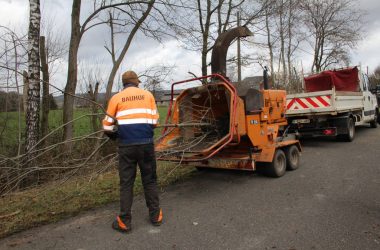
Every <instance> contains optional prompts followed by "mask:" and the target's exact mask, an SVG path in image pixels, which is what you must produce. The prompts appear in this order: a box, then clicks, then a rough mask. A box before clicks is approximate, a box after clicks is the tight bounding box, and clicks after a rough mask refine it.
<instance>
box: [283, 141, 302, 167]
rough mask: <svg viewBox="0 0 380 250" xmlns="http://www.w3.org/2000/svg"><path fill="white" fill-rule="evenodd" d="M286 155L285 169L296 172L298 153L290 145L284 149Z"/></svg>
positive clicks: (298, 159)
mask: <svg viewBox="0 0 380 250" xmlns="http://www.w3.org/2000/svg"><path fill="white" fill-rule="evenodd" d="M285 155H286V169H287V170H296V169H297V168H298V167H299V162H300V151H299V150H298V148H297V146H296V145H291V146H290V147H288V148H286V149H285Z"/></svg>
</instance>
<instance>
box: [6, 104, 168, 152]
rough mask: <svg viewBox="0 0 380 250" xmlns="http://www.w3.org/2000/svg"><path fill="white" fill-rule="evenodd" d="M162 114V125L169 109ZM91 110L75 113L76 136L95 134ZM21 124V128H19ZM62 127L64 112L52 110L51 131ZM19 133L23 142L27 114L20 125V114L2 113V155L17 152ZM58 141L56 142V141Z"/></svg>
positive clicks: (58, 132)
mask: <svg viewBox="0 0 380 250" xmlns="http://www.w3.org/2000/svg"><path fill="white" fill-rule="evenodd" d="M158 110H159V113H160V121H161V124H162V123H164V122H165V117H166V113H167V107H166V106H162V107H158ZM91 113H92V111H91V109H85V108H81V109H76V110H75V112H74V119H77V118H80V117H82V118H80V119H78V120H76V121H75V122H74V136H81V135H86V134H89V133H91V132H93V128H92V125H91V119H92V116H91V115H90V114H91ZM99 113H100V115H99V124H98V125H99V127H100V120H101V119H102V118H103V117H104V115H103V114H102V112H101V111H99ZM19 124H20V126H19ZM61 125H62V110H51V111H50V112H49V130H50V131H52V130H54V129H56V128H58V127H59V126H61ZM19 131H21V142H23V141H24V137H25V114H24V113H21V115H20V123H19V114H18V112H7V113H4V112H3V113H0V154H1V155H12V154H14V153H15V152H17V145H18V140H19V139H18V138H19ZM160 132H161V129H156V131H155V134H156V135H157V134H159V133H160ZM52 136H54V137H56V138H57V137H58V138H61V136H62V130H59V131H57V132H56V133H54V134H53V135H52ZM55 141H56V140H55Z"/></svg>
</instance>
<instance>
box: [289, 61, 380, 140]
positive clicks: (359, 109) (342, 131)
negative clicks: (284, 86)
mask: <svg viewBox="0 0 380 250" xmlns="http://www.w3.org/2000/svg"><path fill="white" fill-rule="evenodd" d="M286 107H287V110H286V117H287V120H288V122H289V124H290V126H289V131H290V132H294V133H296V134H297V135H298V136H299V137H318V136H335V137H337V138H338V139H341V140H344V141H348V142H351V141H353V140H354V137H355V126H359V125H366V124H369V125H370V127H371V128H376V127H377V123H378V119H377V118H378V117H379V109H378V103H377V100H376V96H375V95H374V94H373V93H372V92H371V90H370V87H369V81H368V77H367V75H365V74H364V73H362V72H360V70H359V68H358V67H357V66H355V67H347V68H342V69H337V70H327V71H323V72H321V73H318V74H312V75H309V76H307V77H305V78H304V92H303V93H296V94H290V95H287V101H286Z"/></svg>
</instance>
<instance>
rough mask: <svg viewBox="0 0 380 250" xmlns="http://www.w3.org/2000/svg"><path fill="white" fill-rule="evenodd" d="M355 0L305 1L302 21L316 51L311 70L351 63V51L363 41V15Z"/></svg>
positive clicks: (316, 70)
mask: <svg viewBox="0 0 380 250" xmlns="http://www.w3.org/2000/svg"><path fill="white" fill-rule="evenodd" d="M357 5H358V3H357V1H353V0H303V1H302V4H301V7H302V10H303V14H304V17H303V22H304V23H305V25H306V30H307V32H308V36H309V37H310V39H309V43H310V45H311V46H312V48H313V54H314V56H313V64H312V67H311V70H312V71H313V72H314V71H315V72H320V71H321V70H324V69H326V68H327V67H329V66H331V65H334V64H348V63H349V49H352V48H354V47H355V46H356V45H357V42H358V41H359V40H360V39H361V32H362V28H363V20H362V17H363V13H362V11H361V10H360V9H359V8H358V7H357Z"/></svg>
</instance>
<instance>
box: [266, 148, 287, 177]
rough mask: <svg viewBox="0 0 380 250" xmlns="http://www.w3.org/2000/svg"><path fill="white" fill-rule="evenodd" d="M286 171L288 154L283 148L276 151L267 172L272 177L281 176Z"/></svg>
mask: <svg viewBox="0 0 380 250" xmlns="http://www.w3.org/2000/svg"><path fill="white" fill-rule="evenodd" d="M285 172H286V156H285V153H284V151H282V149H277V150H276V151H275V152H274V157H273V161H272V162H271V163H269V164H268V166H267V174H268V176H271V177H281V176H283V175H284V174H285Z"/></svg>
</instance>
